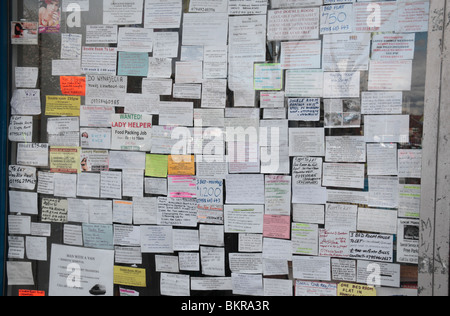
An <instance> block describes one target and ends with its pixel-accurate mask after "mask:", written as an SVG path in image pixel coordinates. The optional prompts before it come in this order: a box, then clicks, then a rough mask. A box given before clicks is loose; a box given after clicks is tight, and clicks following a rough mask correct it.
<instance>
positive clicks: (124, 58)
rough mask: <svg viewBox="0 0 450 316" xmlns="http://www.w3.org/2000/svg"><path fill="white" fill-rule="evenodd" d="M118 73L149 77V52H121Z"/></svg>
mask: <svg viewBox="0 0 450 316" xmlns="http://www.w3.org/2000/svg"><path fill="white" fill-rule="evenodd" d="M118 75H119V76H135V77H147V75H148V53H130V52H119V70H118Z"/></svg>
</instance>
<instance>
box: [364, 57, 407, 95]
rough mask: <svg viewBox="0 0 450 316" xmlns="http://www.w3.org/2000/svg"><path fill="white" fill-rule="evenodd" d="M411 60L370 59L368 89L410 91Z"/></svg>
mask: <svg viewBox="0 0 450 316" xmlns="http://www.w3.org/2000/svg"><path fill="white" fill-rule="evenodd" d="M411 77H412V60H389V61H384V60H371V61H370V69H369V90H378V91H385V90H396V91H401V90H404V91H410V90H411Z"/></svg>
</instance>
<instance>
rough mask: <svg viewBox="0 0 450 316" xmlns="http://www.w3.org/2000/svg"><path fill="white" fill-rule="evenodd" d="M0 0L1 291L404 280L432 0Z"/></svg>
mask: <svg viewBox="0 0 450 316" xmlns="http://www.w3.org/2000/svg"><path fill="white" fill-rule="evenodd" d="M13 2H15V4H14V6H15V7H14V10H13V12H15V16H14V17H13V20H12V21H11V22H10V25H11V31H10V44H11V45H10V49H11V51H12V56H13V59H14V63H13V65H12V68H11V89H12V90H11V99H10V114H11V116H10V120H9V123H10V124H9V133H8V137H9V140H10V144H11V150H10V164H9V205H8V207H9V208H8V240H7V241H8V254H7V257H8V260H7V267H6V268H7V278H8V295H11V296H19V295H41V296H42V295H45V296H55V295H67V296H119V295H120V296H160V295H161V296H200V295H209V296H223V295H225V296H228V295H245V296H247V295H255V296H388V295H408V296H415V295H417V288H418V285H417V282H418V257H419V254H418V248H419V216H420V199H421V163H422V134H423V114H424V90H425V71H426V55H427V39H428V20H429V8H430V3H429V1H415V0H409V1H408V0H397V1H369V0H366V1H362V0H270V1H269V0H190V1H189V0H19V1H13Z"/></svg>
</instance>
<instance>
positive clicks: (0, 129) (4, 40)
mask: <svg viewBox="0 0 450 316" xmlns="http://www.w3.org/2000/svg"><path fill="white" fill-rule="evenodd" d="M9 9H10V6H9V1H1V3H0V21H1V22H0V23H1V31H0V46H1V47H0V152H1V156H0V285H1V286H0V296H3V295H5V294H6V275H5V274H6V271H5V265H6V249H7V247H6V233H7V229H6V215H7V192H8V190H7V187H8V157H9V151H8V123H9V122H8V118H9V111H8V104H9V80H10V76H9V68H10V67H9V61H10V59H9V29H10V28H9V19H10V15H9V12H10V10H9Z"/></svg>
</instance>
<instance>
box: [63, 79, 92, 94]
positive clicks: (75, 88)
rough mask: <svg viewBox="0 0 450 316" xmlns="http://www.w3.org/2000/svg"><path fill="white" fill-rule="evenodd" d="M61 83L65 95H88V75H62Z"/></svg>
mask: <svg viewBox="0 0 450 316" xmlns="http://www.w3.org/2000/svg"><path fill="white" fill-rule="evenodd" d="M60 84H61V92H62V94H64V95H77V96H85V95H86V77H71V76H61V79H60Z"/></svg>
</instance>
